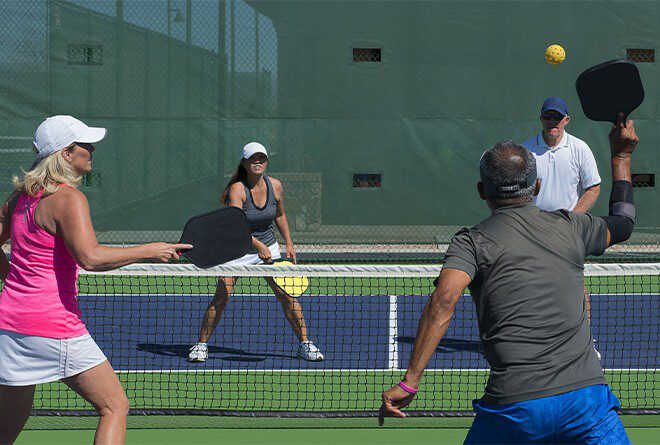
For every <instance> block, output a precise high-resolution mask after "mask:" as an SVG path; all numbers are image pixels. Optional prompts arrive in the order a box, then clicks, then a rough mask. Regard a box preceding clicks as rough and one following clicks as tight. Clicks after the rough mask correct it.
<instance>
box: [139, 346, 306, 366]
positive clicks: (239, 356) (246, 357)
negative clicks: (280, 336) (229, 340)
mask: <svg viewBox="0 0 660 445" xmlns="http://www.w3.org/2000/svg"><path fill="white" fill-rule="evenodd" d="M137 349H138V351H145V352H149V353H151V354H154V355H165V356H174V357H181V358H183V359H188V353H189V352H190V345H189V344H185V345H181V344H179V345H175V344H169V345H168V344H159V343H138V347H137ZM224 354H228V355H224ZM211 358H215V359H219V360H226V361H230V362H262V361H264V360H266V359H268V358H294V359H295V358H297V357H296V356H295V355H286V354H268V353H266V354H257V353H254V352H248V351H244V350H242V349H234V348H223V347H219V346H211V345H209V359H211Z"/></svg>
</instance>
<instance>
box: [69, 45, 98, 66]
mask: <svg viewBox="0 0 660 445" xmlns="http://www.w3.org/2000/svg"><path fill="white" fill-rule="evenodd" d="M66 63H67V65H103V45H67V49H66Z"/></svg>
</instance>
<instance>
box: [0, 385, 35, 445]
mask: <svg viewBox="0 0 660 445" xmlns="http://www.w3.org/2000/svg"><path fill="white" fill-rule="evenodd" d="M34 388H35V385H29V386H5V385H0V444H2V445H4V444H12V443H14V441H15V440H16V438H17V437H18V435H19V434H20V432H21V431H23V427H24V426H25V422H27V420H28V417H30V409H32V401H33V400H34Z"/></svg>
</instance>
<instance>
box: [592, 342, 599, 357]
mask: <svg viewBox="0 0 660 445" xmlns="http://www.w3.org/2000/svg"><path fill="white" fill-rule="evenodd" d="M592 341H593V342H594V351H596V356H597V357H598V360H599V361H600V352H598V349H596V340H592Z"/></svg>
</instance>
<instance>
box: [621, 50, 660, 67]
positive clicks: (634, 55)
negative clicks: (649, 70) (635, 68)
mask: <svg viewBox="0 0 660 445" xmlns="http://www.w3.org/2000/svg"><path fill="white" fill-rule="evenodd" d="M626 57H628V58H629V59H630V60H632V61H633V62H636V63H653V62H655V49H649V48H646V49H644V48H628V49H626Z"/></svg>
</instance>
